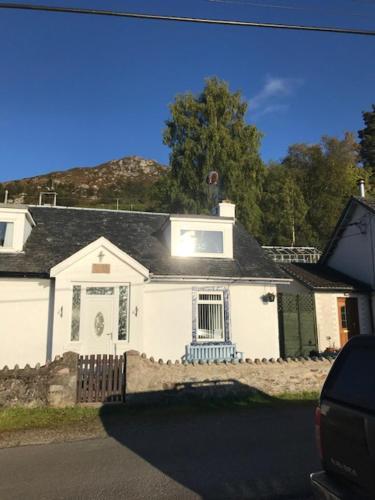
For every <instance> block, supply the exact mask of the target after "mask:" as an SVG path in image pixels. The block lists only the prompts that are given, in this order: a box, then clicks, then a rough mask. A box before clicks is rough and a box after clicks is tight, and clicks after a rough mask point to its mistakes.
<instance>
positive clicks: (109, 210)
mask: <svg viewBox="0 0 375 500" xmlns="http://www.w3.org/2000/svg"><path fill="white" fill-rule="evenodd" d="M26 207H30V208H46V209H58V210H89V211H92V212H94V211H97V212H115V213H125V214H142V215H170V214H168V213H164V212H142V211H140V210H117V209H115V208H95V207H65V206H62V205H56V206H55V207H51V206H48V205H26Z"/></svg>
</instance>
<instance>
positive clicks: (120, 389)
mask: <svg viewBox="0 0 375 500" xmlns="http://www.w3.org/2000/svg"><path fill="white" fill-rule="evenodd" d="M124 384H125V376H124V356H111V355H109V356H107V355H103V356H101V355H100V354H97V355H95V354H92V355H91V356H80V357H79V359H78V373H77V403H116V402H118V403H121V402H122V401H123V398H124Z"/></svg>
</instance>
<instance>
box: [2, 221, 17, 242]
mask: <svg viewBox="0 0 375 500" xmlns="http://www.w3.org/2000/svg"><path fill="white" fill-rule="evenodd" d="M13 227H14V224H13V222H2V221H0V248H11V247H12V246H13Z"/></svg>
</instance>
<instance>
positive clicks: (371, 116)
mask: <svg viewBox="0 0 375 500" xmlns="http://www.w3.org/2000/svg"><path fill="white" fill-rule="evenodd" d="M362 116H363V121H364V122H365V127H364V128H363V129H362V130H359V131H358V136H359V138H360V158H361V161H362V163H363V166H364V167H365V169H366V170H368V172H369V173H370V176H371V178H372V179H371V180H372V183H374V182H375V178H374V177H375V104H373V105H372V111H367V112H364V113H362Z"/></svg>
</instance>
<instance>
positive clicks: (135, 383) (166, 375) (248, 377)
mask: <svg viewBox="0 0 375 500" xmlns="http://www.w3.org/2000/svg"><path fill="white" fill-rule="evenodd" d="M78 357H79V356H78V354H76V353H73V352H67V353H64V354H63V355H62V356H57V357H56V358H55V360H54V361H53V362H51V363H47V364H46V365H44V366H39V365H37V366H35V367H34V368H32V367H30V366H28V365H26V366H25V367H24V368H22V369H21V368H19V367H18V366H15V367H14V368H12V369H9V368H8V367H6V366H5V367H4V368H3V369H2V370H0V408H2V407H9V406H29V407H32V406H53V407H64V406H72V405H74V404H76V395H77V364H78ZM332 362H333V359H327V358H292V359H291V358H288V359H285V360H284V359H280V358H279V359H277V360H275V359H270V360H266V359H263V360H260V359H255V360H250V359H246V360H232V361H230V362H197V363H196V362H193V363H188V362H186V361H184V362H180V361H175V362H174V363H172V362H171V361H169V360H168V361H167V362H164V361H163V360H161V359H159V360H158V361H156V360H154V358H152V357H151V358H147V356H146V355H145V354H140V353H139V352H137V351H127V352H126V353H125V402H126V403H128V404H137V403H152V402H157V401H165V400H168V401H173V400H178V399H186V398H193V397H198V398H214V397H231V396H234V397H235V396H244V395H246V394H251V393H255V392H262V393H265V394H267V395H270V396H277V395H278V394H283V393H297V392H312V391H320V389H321V387H322V385H323V382H324V380H325V378H326V376H327V374H328V371H329V369H330V367H331V365H332Z"/></svg>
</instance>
